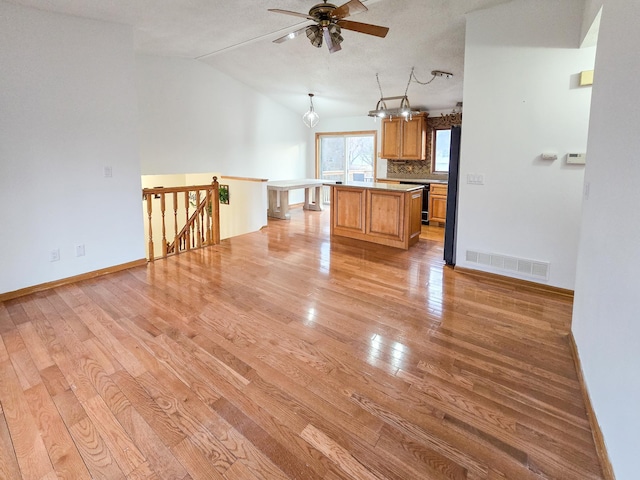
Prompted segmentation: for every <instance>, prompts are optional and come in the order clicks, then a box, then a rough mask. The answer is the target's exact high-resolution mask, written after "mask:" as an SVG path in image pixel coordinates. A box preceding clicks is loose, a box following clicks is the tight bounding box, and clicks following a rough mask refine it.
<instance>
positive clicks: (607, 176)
mask: <svg viewBox="0 0 640 480" xmlns="http://www.w3.org/2000/svg"><path fill="white" fill-rule="evenodd" d="M639 19H640V3H638V2H637V1H636V0H606V1H605V4H604V8H603V11H602V19H601V23H600V33H599V37H598V55H597V59H596V66H595V67H596V68H595V79H594V86H593V101H592V106H591V123H590V126H589V143H588V152H589V157H588V164H587V168H586V173H585V182H587V183H588V185H589V195H588V198H585V202H584V209H583V213H582V229H581V232H580V248H579V255H578V270H577V278H576V292H575V302H574V315H573V333H574V336H575V338H576V343H577V345H578V351H579V354H580V358H581V360H582V366H583V370H584V374H585V379H586V383H587V387H588V390H589V393H590V396H591V400H592V403H593V406H594V409H595V412H596V416H597V418H598V421H599V423H600V426H601V428H602V431H603V434H604V438H605V442H606V445H607V448H608V452H609V457H610V459H611V461H612V463H613V467H614V470H615V475H616V478H617V479H618V480H632V479H636V478H638V453H640V409H639V408H638V406H640V348H639V345H640V313H639V312H640V309H639V308H638V301H637V297H638V286H640V248H639V245H640V243H639V241H640V215H639V214H638V206H639V205H640V189H639V188H638V185H640V159H639V155H638V152H640V136H638V126H639V125H640V101H639V100H638V95H637V89H638V85H637V83H638V82H637V79H638V76H639V75H640V56H639V55H638V51H639V49H640V29H638V20H639Z"/></svg>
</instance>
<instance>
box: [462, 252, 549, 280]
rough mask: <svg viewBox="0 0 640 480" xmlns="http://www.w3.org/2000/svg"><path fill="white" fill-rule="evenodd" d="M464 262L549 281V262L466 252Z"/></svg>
mask: <svg viewBox="0 0 640 480" xmlns="http://www.w3.org/2000/svg"><path fill="white" fill-rule="evenodd" d="M466 260H467V262H470V263H477V264H479V265H484V266H486V267H490V268H492V269H495V270H503V271H508V272H515V273H518V274H520V275H527V276H529V277H533V278H537V279H544V280H548V279H549V262H538V261H536V260H527V259H524V258H516V257H508V256H506V255H498V254H495V253H483V252H474V251H472V250H467V254H466Z"/></svg>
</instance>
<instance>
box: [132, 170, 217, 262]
mask: <svg viewBox="0 0 640 480" xmlns="http://www.w3.org/2000/svg"><path fill="white" fill-rule="evenodd" d="M178 194H183V195H178ZM202 194H204V197H202ZM167 195H169V198H170V199H171V200H172V202H169V203H171V204H172V207H173V216H171V215H170V216H169V218H170V220H171V221H172V223H173V233H174V235H173V242H171V243H170V242H168V241H167V228H166V222H167V219H166V217H165V213H166V205H167V203H168V202H167ZM192 195H193V196H195V203H196V205H195V207H196V209H195V211H194V212H193V213H190V208H189V207H190V204H191V201H192ZM219 195H220V193H219V185H218V178H217V177H213V182H212V183H211V184H210V185H191V186H184V187H166V188H165V187H153V188H143V189H142V196H143V199H144V200H145V201H146V203H147V218H148V229H149V232H148V236H149V239H148V250H149V251H148V259H149V261H150V262H153V261H154V260H155V259H156V258H164V257H166V256H168V255H172V254H177V253H180V252H182V251H186V250H191V249H192V248H200V247H204V246H207V245H216V244H218V243H220V196H219ZM154 199H160V205H159V208H160V213H161V215H162V220H161V227H162V243H161V244H162V254H161V255H160V256H159V257H156V256H155V251H154V239H153V200H154ZM179 199H181V200H182V202H183V205H182V206H179ZM209 206H211V208H210V211H208V212H207V210H209ZM182 209H184V217H183V218H184V219H186V220H184V222H185V223H184V225H183V227H182V228H181V229H180V230H179V231H178V217H179V214H178V212H179V211H182ZM157 226H158V225H156V227H157Z"/></svg>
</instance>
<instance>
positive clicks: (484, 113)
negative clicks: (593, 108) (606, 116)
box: [456, 0, 595, 289]
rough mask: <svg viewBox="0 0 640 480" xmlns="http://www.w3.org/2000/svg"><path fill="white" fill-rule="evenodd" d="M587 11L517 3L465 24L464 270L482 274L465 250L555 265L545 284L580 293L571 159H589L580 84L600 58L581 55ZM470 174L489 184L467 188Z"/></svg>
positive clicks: (577, 204) (577, 186)
mask: <svg viewBox="0 0 640 480" xmlns="http://www.w3.org/2000/svg"><path fill="white" fill-rule="evenodd" d="M582 7H583V2H582V1H581V0H567V1H563V2H557V1H554V0H538V1H536V2H530V1H526V0H514V1H513V2H509V3H507V4H502V5H498V6H497V7H494V8H491V9H487V10H481V11H478V12H474V13H471V14H469V15H468V16H467V32H466V47H465V48H466V51H465V78H464V118H463V125H462V150H461V164H460V173H461V182H460V190H459V203H458V205H459V207H458V208H459V211H458V245H457V252H456V257H457V265H459V266H461V267H466V268H475V269H478V268H480V266H479V265H478V264H476V263H469V262H467V261H466V260H465V253H466V251H467V250H474V251H480V252H486V253H495V254H501V255H508V256H514V257H519V258H525V259H530V260H538V261H543V262H550V276H549V280H548V284H550V285H553V286H557V287H561V288H567V289H573V288H574V279H575V266H576V255H577V246H578V234H579V223H580V212H581V198H582V188H583V177H584V167H583V166H569V165H567V164H566V163H565V158H564V157H565V155H566V154H567V153H568V152H584V151H585V150H586V142H587V129H588V118H589V104H590V95H591V90H590V88H589V87H587V88H584V87H582V88H580V87H578V86H577V82H578V74H579V72H580V71H582V70H587V69H592V68H593V63H594V56H595V48H586V49H577V48H576V47H577V45H578V42H579V38H580V31H581V25H582V14H583V12H582ZM543 152H555V153H557V154H558V159H557V160H555V161H546V160H541V158H540V155H541V153H543ZM467 174H482V175H484V185H469V184H467V183H466V176H467ZM483 269H484V270H488V271H492V269H491V268H489V267H486V268H483ZM496 272H498V273H500V274H503V275H505V274H508V273H507V272H505V271H497V270H496ZM513 276H518V275H517V274H515V275H513ZM521 278H525V279H527V280H534V279H533V278H528V277H526V276H521ZM534 281H535V280H534Z"/></svg>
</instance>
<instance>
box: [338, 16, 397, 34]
mask: <svg viewBox="0 0 640 480" xmlns="http://www.w3.org/2000/svg"><path fill="white" fill-rule="evenodd" d="M337 23H338V25H339V26H340V28H344V29H346V30H353V31H354V32H360V33H366V34H367V35H375V36H376V37H382V38H384V37H386V36H387V33H388V32H389V28H388V27H380V26H378V25H371V24H369V23H360V22H352V21H351V20H338V22H337Z"/></svg>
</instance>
